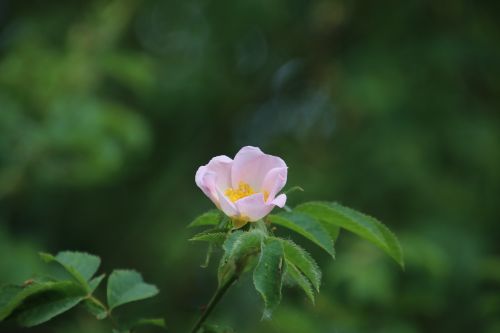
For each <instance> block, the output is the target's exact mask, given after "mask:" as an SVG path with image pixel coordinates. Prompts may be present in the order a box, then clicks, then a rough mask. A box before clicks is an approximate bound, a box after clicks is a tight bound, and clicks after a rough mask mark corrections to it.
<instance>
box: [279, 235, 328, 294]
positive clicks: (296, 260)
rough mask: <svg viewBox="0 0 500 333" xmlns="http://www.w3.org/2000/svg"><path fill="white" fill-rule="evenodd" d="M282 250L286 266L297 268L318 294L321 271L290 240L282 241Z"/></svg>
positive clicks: (306, 254)
mask: <svg viewBox="0 0 500 333" xmlns="http://www.w3.org/2000/svg"><path fill="white" fill-rule="evenodd" d="M281 241H282V243H283V250H284V254H285V260H286V263H287V265H288V266H293V267H295V268H297V270H298V271H300V272H301V274H304V275H305V276H306V277H307V278H308V279H309V281H310V283H311V284H312V285H313V286H314V289H316V291H317V292H319V286H320V284H321V270H320V269H319V267H318V264H316V262H315V261H314V259H313V258H312V257H311V256H310V255H309V253H307V252H306V250H304V249H303V248H301V247H300V246H298V245H297V244H295V243H294V242H292V241H291V240H286V239H283V240H281Z"/></svg>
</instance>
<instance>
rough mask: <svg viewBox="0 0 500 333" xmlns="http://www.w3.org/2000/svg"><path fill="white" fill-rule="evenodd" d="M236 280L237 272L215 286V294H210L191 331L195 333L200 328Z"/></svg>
mask: <svg viewBox="0 0 500 333" xmlns="http://www.w3.org/2000/svg"><path fill="white" fill-rule="evenodd" d="M236 280H238V274H234V275H233V277H232V278H230V279H229V280H228V281H226V283H224V284H223V285H222V286H220V287H219V288H217V290H216V291H215V294H214V295H213V296H212V299H211V300H210V302H209V303H208V305H207V307H206V308H205V310H204V311H203V313H202V314H201V317H200V318H199V319H198V321H197V322H196V324H195V325H194V326H193V329H192V330H191V333H196V332H198V330H199V329H200V327H201V325H203V323H204V322H205V320H206V319H207V318H208V316H209V315H210V313H211V312H212V311H213V309H214V308H215V306H216V305H217V304H218V303H219V301H220V300H221V298H222V296H224V294H225V293H226V291H227V290H228V289H229V287H231V286H232V285H233V283H234V282H236Z"/></svg>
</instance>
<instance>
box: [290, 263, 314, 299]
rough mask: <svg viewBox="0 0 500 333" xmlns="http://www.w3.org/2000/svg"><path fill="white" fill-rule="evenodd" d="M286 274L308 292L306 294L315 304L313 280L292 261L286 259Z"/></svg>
mask: <svg viewBox="0 0 500 333" xmlns="http://www.w3.org/2000/svg"><path fill="white" fill-rule="evenodd" d="M286 274H287V275H288V277H289V278H290V279H291V280H292V281H294V282H295V283H296V284H297V285H298V286H299V287H300V288H302V290H303V291H304V293H305V294H306V296H307V297H308V298H309V299H310V300H311V302H312V303H313V304H314V291H313V288H312V285H311V282H310V281H309V279H308V278H307V277H305V276H304V274H302V272H301V271H300V270H299V269H298V268H297V267H296V266H295V265H293V264H292V263H290V262H288V261H286Z"/></svg>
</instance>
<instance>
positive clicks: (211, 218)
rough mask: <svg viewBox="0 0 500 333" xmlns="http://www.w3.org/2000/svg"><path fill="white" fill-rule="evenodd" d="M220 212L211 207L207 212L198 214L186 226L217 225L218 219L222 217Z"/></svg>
mask: <svg viewBox="0 0 500 333" xmlns="http://www.w3.org/2000/svg"><path fill="white" fill-rule="evenodd" d="M222 215H223V214H222V213H221V211H220V210H218V209H212V210H209V211H208V212H206V213H204V214H202V215H200V216H198V217H197V218H195V219H194V221H193V222H191V223H190V224H189V225H188V227H189V228H192V227H204V226H209V225H218V224H219V222H220V220H221V219H222Z"/></svg>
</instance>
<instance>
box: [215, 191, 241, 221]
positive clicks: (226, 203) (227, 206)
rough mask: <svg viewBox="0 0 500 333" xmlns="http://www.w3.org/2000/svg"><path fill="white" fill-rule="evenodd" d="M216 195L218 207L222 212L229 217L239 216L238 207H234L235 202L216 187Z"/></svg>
mask: <svg viewBox="0 0 500 333" xmlns="http://www.w3.org/2000/svg"><path fill="white" fill-rule="evenodd" d="M216 191H217V197H218V201H219V208H220V210H222V211H223V212H224V214H226V215H227V216H229V217H237V216H239V213H238V209H237V208H236V206H235V204H233V203H232V202H231V201H230V200H229V199H228V198H227V197H226V196H225V195H224V193H222V191H221V190H220V189H219V188H217V189H216Z"/></svg>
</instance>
